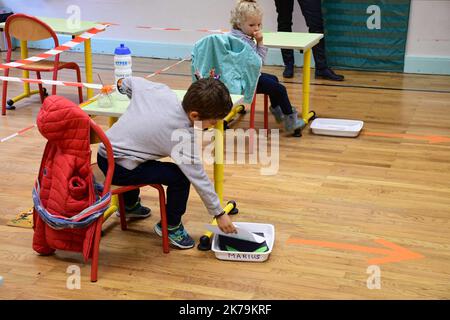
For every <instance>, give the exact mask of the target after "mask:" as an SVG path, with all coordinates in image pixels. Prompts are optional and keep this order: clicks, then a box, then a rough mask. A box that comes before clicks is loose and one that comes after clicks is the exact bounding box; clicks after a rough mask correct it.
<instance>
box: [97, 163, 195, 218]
mask: <svg viewBox="0 0 450 320" xmlns="http://www.w3.org/2000/svg"><path fill="white" fill-rule="evenodd" d="M97 162H98V166H99V167H100V169H101V170H102V171H103V173H106V171H107V169H108V160H107V159H105V158H104V157H102V156H101V155H99V154H97ZM112 183H113V184H115V185H118V186H128V185H138V184H162V185H165V186H167V207H166V209H167V223H168V224H169V225H171V226H176V225H178V224H179V223H180V222H181V216H182V215H183V214H184V213H185V212H186V204H187V200H188V198H189V190H190V185H191V184H190V182H189V180H188V179H187V178H186V176H185V175H184V173H183V172H182V171H181V170H180V168H179V167H178V166H177V165H176V164H175V163H171V162H162V161H156V160H149V161H146V162H144V163H142V164H140V165H139V166H138V167H136V168H134V169H133V170H128V169H126V168H124V167H121V166H119V165H117V164H116V165H115V166H114V175H113V179H112ZM123 196H124V201H125V205H126V206H130V207H131V206H133V205H134V204H135V203H136V202H137V201H138V199H139V189H136V190H131V191H128V192H125V193H124V194H123Z"/></svg>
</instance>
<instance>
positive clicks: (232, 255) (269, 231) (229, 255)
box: [211, 222, 275, 262]
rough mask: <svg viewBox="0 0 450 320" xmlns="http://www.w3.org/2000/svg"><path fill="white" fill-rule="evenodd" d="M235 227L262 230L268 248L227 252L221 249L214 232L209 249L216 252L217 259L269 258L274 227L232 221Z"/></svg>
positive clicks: (251, 259)
mask: <svg viewBox="0 0 450 320" xmlns="http://www.w3.org/2000/svg"><path fill="white" fill-rule="evenodd" d="M234 225H235V226H236V227H243V228H245V229H247V230H248V231H251V232H262V233H264V237H265V238H266V243H267V246H268V248H269V250H268V251H266V252H229V251H222V250H220V247H219V241H218V239H219V236H218V235H217V234H214V236H213V239H212V244H211V249H212V251H214V253H215V254H216V257H217V259H220V260H232V261H249V262H263V261H266V260H267V259H268V258H269V255H270V253H271V252H272V248H273V242H274V240H275V228H274V227H273V225H271V224H264V223H251V222H234Z"/></svg>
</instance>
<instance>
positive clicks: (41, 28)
mask: <svg viewBox="0 0 450 320" xmlns="http://www.w3.org/2000/svg"><path fill="white" fill-rule="evenodd" d="M5 37H6V42H7V45H8V52H7V55H6V63H9V62H11V54H12V43H11V37H14V38H16V39H18V40H21V41H38V40H44V39H48V38H52V39H53V41H54V48H56V47H58V46H59V41H58V37H57V36H56V33H55V32H54V31H53V30H52V28H51V27H50V26H49V25H47V24H46V23H45V22H43V21H41V20H39V19H38V18H36V17H33V16H29V15H26V14H21V13H16V14H13V15H11V16H9V17H8V19H7V20H6V24H5ZM59 55H60V54H57V55H56V56H55V60H54V61H47V60H42V61H37V62H33V63H30V64H26V65H24V66H21V67H18V69H20V70H26V71H33V72H36V77H37V79H41V72H53V80H57V78H58V70H61V69H72V70H75V71H76V75H77V82H81V72H80V67H79V66H78V64H76V63H75V62H63V61H60V60H59ZM4 75H5V76H6V77H8V76H9V69H5V72H4ZM38 86H39V95H40V97H41V102H44V99H45V96H46V92H45V89H44V88H43V87H42V84H39V85H38ZM7 92H8V82H7V81H3V96H2V115H6V109H7V107H6V96H7ZM55 94H56V85H53V86H52V95H55ZM78 97H79V100H80V103H81V102H83V92H82V88H81V87H78ZM13 104H14V101H13V100H12V99H10V100H8V109H14V106H13Z"/></svg>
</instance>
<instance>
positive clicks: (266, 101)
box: [264, 94, 269, 136]
mask: <svg viewBox="0 0 450 320" xmlns="http://www.w3.org/2000/svg"><path fill="white" fill-rule="evenodd" d="M264 129H266V136H267V135H268V133H269V96H268V95H267V94H265V95H264Z"/></svg>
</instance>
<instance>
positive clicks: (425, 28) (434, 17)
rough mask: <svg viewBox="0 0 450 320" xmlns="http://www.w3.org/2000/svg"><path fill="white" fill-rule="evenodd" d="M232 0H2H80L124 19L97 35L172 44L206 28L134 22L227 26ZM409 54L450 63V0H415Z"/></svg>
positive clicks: (8, 2)
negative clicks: (192, 30) (183, 29)
mask: <svg viewBox="0 0 450 320" xmlns="http://www.w3.org/2000/svg"><path fill="white" fill-rule="evenodd" d="M295 2H296V1H295ZM234 3H235V0H191V1H188V0H165V1H163V0H148V1H145V0H27V1H18V0H4V1H0V4H1V5H3V6H7V7H10V8H12V9H13V11H15V12H25V13H29V14H32V15H37V16H39V15H40V16H47V17H68V16H69V14H68V13H66V10H67V8H68V6H70V5H78V6H79V7H80V8H81V19H82V20H94V21H108V22H114V23H118V24H120V26H111V27H110V28H108V30H107V31H106V32H104V33H101V34H99V35H97V36H96V38H98V39H117V40H118V41H120V40H122V41H125V42H126V41H127V40H128V41H131V40H135V41H142V42H154V43H162V44H169V45H171V44H172V45H173V44H178V45H179V44H181V45H191V44H193V43H194V42H195V41H196V40H198V39H199V38H201V37H203V36H204V35H205V33H199V32H168V31H150V30H146V29H138V28H136V26H138V25H145V26H154V27H178V28H185V29H198V28H207V29H228V28H229V27H230V26H229V15H230V10H231V8H232V7H233V5H234ZM260 4H261V5H262V7H263V9H264V12H265V15H264V29H265V30H267V31H275V30H276V25H277V23H276V16H277V14H276V10H275V5H274V1H273V0H260ZM293 30H294V31H300V32H307V28H306V25H305V22H304V19H303V16H302V14H301V11H300V9H299V6H298V4H297V3H295V11H294V27H293ZM163 47H166V46H165V45H163ZM168 48H169V49H167V50H170V46H168ZM110 50H111V49H110V48H108V49H107V51H110ZM107 51H105V52H107ZM406 55H407V59H406V60H407V63H408V64H411V65H412V64H413V63H412V62H411V61H412V60H411V59H409V60H408V57H409V58H411V57H412V58H415V57H422V58H425V59H427V57H429V58H430V59H432V58H433V57H442V58H444V62H445V63H446V64H447V65H449V66H450V0H412V2H411V13H410V21H409V32H408V38H407V48H406ZM278 60H280V59H278ZM439 63H440V62H439ZM412 69H414V68H412Z"/></svg>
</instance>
